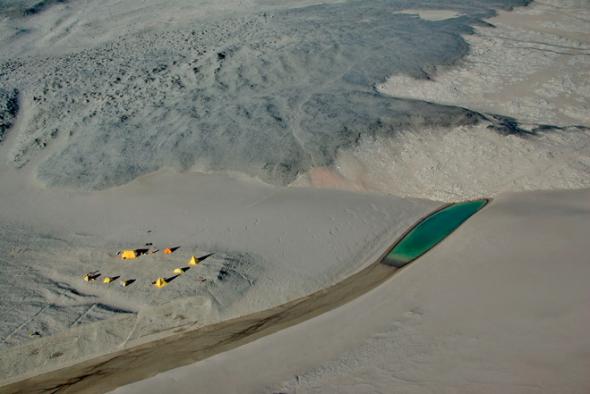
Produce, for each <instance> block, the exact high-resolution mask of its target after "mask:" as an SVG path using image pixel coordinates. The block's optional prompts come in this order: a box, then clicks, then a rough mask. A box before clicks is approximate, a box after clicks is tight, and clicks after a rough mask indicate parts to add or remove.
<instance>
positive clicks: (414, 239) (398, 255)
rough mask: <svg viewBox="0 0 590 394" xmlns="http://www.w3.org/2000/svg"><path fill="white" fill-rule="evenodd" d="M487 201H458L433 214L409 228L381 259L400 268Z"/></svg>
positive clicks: (431, 246) (433, 244) (424, 251)
mask: <svg viewBox="0 0 590 394" xmlns="http://www.w3.org/2000/svg"><path fill="white" fill-rule="evenodd" d="M487 203H488V200H485V199H483V200H475V201H467V202H461V203H456V204H452V205H449V206H447V207H445V208H443V209H441V210H440V211H437V212H435V213H433V214H432V215H430V216H428V217H427V218H425V219H424V220H422V221H421V222H419V223H418V224H417V225H416V226H415V227H414V228H413V229H411V230H410V231H409V232H408V233H407V234H406V235H405V236H404V237H403V238H402V239H401V240H400V241H399V242H398V243H397V244H396V245H395V246H394V247H393V249H392V250H391V252H389V254H387V256H385V258H384V259H383V262H384V263H385V264H388V265H393V266H395V267H398V268H401V267H403V266H404V265H406V264H408V263H409V262H411V261H413V260H415V259H417V258H418V257H420V256H422V255H423V254H424V253H426V252H427V251H429V250H430V249H432V248H433V247H434V246H436V245H437V244H438V243H439V242H441V241H442V240H443V239H445V238H446V237H447V236H449V234H451V233H452V232H453V231H455V229H457V227H459V226H460V225H461V224H463V222H465V221H466V220H467V219H469V218H470V217H471V216H472V215H473V214H475V213H476V212H477V211H479V210H480V209H481V208H483V207H484V206H485V205H486V204H487Z"/></svg>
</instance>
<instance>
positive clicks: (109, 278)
mask: <svg viewBox="0 0 590 394" xmlns="http://www.w3.org/2000/svg"><path fill="white" fill-rule="evenodd" d="M112 281H113V278H111V277H110V276H105V277H104V279H103V280H102V282H103V283H111V282H112Z"/></svg>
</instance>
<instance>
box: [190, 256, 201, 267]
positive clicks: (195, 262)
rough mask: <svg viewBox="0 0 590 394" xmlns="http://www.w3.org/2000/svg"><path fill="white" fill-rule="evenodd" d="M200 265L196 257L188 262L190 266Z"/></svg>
mask: <svg viewBox="0 0 590 394" xmlns="http://www.w3.org/2000/svg"><path fill="white" fill-rule="evenodd" d="M197 264H199V259H198V258H197V257H195V256H193V257H191V259H190V260H189V261H188V265H197Z"/></svg>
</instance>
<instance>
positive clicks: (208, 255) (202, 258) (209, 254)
mask: <svg viewBox="0 0 590 394" xmlns="http://www.w3.org/2000/svg"><path fill="white" fill-rule="evenodd" d="M214 254H215V253H208V254H206V255H203V256H199V257H197V258H198V259H199V262H202V261H205V260H206V259H208V258H209V257H211V256H213V255H214Z"/></svg>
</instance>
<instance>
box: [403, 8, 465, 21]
mask: <svg viewBox="0 0 590 394" xmlns="http://www.w3.org/2000/svg"><path fill="white" fill-rule="evenodd" d="M399 13H400V14H409V15H416V16H418V17H420V18H422V19H425V20H427V21H442V20H445V19H451V18H456V17H458V16H460V15H461V14H459V13H458V12H455V11H451V10H425V9H424V10H421V9H406V10H403V11H400V12H399Z"/></svg>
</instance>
